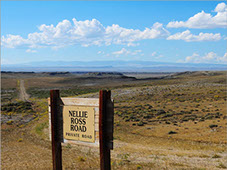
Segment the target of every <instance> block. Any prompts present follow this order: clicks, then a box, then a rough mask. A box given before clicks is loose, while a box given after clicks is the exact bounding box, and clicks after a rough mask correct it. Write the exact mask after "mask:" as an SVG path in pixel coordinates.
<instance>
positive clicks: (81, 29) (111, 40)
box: [2, 18, 169, 49]
mask: <svg viewBox="0 0 227 170" xmlns="http://www.w3.org/2000/svg"><path fill="white" fill-rule="evenodd" d="M72 21H73V22H72V23H71V22H70V21H68V20H63V21H62V22H59V23H58V24H57V25H56V26H54V25H52V24H51V25H45V24H43V25H41V26H39V32H34V33H30V34H28V36H27V38H22V37H21V36H20V35H11V34H9V35H6V36H2V46H4V47H7V48H16V47H27V48H41V47H51V48H54V49H57V48H61V47H64V46H70V45H77V44H79V45H81V46H83V47H88V46H91V45H96V46H101V45H111V44H121V45H127V46H136V45H138V43H137V41H141V40H144V39H156V38H165V37H167V36H168V35H169V32H168V31H167V30H166V29H165V28H163V25H162V24H161V23H158V22H157V23H154V25H153V26H152V27H151V28H145V29H144V30H143V31H141V30H138V29H127V28H123V27H120V26H119V25H116V24H113V25H111V26H107V27H104V26H103V25H102V24H101V23H100V22H99V21H98V20H96V19H92V20H85V21H77V20H76V19H75V18H73V19H72Z"/></svg>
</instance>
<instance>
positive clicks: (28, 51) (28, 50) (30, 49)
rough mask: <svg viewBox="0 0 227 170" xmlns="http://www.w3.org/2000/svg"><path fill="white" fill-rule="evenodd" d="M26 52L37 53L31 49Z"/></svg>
mask: <svg viewBox="0 0 227 170" xmlns="http://www.w3.org/2000/svg"><path fill="white" fill-rule="evenodd" d="M26 52H27V53H37V51H36V50H32V49H27V50H26Z"/></svg>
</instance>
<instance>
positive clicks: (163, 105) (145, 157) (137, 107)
mask: <svg viewBox="0 0 227 170" xmlns="http://www.w3.org/2000/svg"><path fill="white" fill-rule="evenodd" d="M226 73H227V72H185V73H178V74H173V75H171V76H168V75H167V77H166V78H160V79H153V78H148V75H146V76H145V77H146V79H141V77H143V76H142V75H140V76H139V77H140V80H137V79H135V78H132V77H131V78H127V77H124V76H122V75H104V76H102V75H101V76H100V75H94V74H93V75H89V76H88V75H86V76H83V75H82V76H80V75H68V74H67V75H65V76H64V75H47V74H39V75H38V74H35V73H31V74H29V75H28V74H26V75H24V74H17V75H13V73H11V74H9V73H4V74H2V92H3V93H2V96H1V97H2V98H1V100H2V108H1V110H2V111H1V116H2V120H1V138H2V139H1V140H2V141H1V142H2V143H1V169H6V170H11V169H18V170H21V169H23V170H24V169H29V170H30V169H51V168H52V157H51V142H50V140H49V137H48V136H49V134H48V132H49V131H48V119H49V118H48V110H47V108H48V106H47V97H48V95H49V90H50V89H52V88H59V89H60V90H61V95H62V96H78V97H98V90H99V89H103V88H107V89H111V90H112V97H113V99H114V102H115V115H114V150H113V151H112V152H111V166H112V169H116V170H118V169H127V170H128V169H157V170H159V169H180V170H183V169H193V170H206V169H207V170H215V169H227V161H226V160H227V145H226V144H227V132H226V130H227V128H226V127H227V114H226V113H227V108H226V107H227V105H226V92H227V89H226V83H227V81H226ZM20 80H23V81H24V86H25V89H26V92H27V93H28V95H29V96H30V98H29V101H19V96H20V95H19V94H20ZM62 148H63V167H64V169H81V170H84V169H99V150H98V149H97V148H88V147H82V146H77V145H69V144H67V145H66V144H62Z"/></svg>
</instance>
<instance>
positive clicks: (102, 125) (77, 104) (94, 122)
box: [49, 90, 114, 170]
mask: <svg viewBox="0 0 227 170" xmlns="http://www.w3.org/2000/svg"><path fill="white" fill-rule="evenodd" d="M49 109H50V112H49V117H50V121H49V123H50V127H51V129H50V130H51V131H50V133H51V141H52V158H53V169H54V170H61V169H62V149H61V143H62V142H63V143H71V144H78V145H84V146H91V147H99V148H100V169H101V170H110V169H111V164H110V162H111V161H110V150H111V149H113V118H114V116H113V115H114V110H113V109H114V105H113V101H112V100H111V92H110V91H106V90H100V92H99V99H95V98H60V95H59V90H51V91H50V99H49Z"/></svg>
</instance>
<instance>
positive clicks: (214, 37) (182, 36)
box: [167, 30, 221, 42]
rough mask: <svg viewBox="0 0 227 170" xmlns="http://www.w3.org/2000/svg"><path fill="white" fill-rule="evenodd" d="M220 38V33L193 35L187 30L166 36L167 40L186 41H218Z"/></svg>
mask: <svg viewBox="0 0 227 170" xmlns="http://www.w3.org/2000/svg"><path fill="white" fill-rule="evenodd" d="M220 39H221V35H220V33H217V34H213V33H202V32H201V33H199V34H198V35H193V34H192V33H191V32H190V31H189V30H186V31H184V32H178V33H176V34H173V35H170V36H169V37H167V40H184V41H186V42H191V41H218V40H220Z"/></svg>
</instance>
